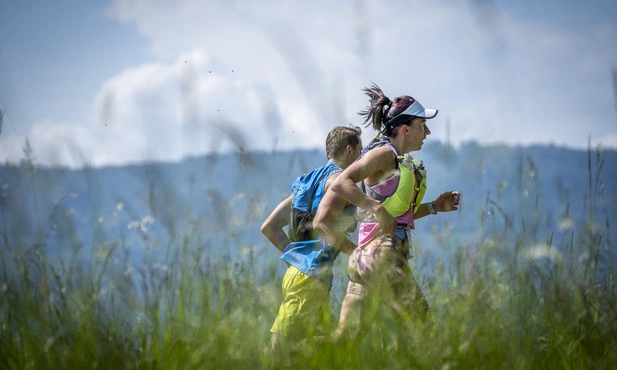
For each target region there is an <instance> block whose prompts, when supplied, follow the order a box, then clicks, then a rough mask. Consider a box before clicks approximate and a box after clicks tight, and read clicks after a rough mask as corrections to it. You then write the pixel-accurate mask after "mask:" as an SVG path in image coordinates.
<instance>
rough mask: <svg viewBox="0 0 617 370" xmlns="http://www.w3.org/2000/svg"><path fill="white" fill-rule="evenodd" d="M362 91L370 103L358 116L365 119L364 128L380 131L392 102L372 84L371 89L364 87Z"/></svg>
mask: <svg viewBox="0 0 617 370" xmlns="http://www.w3.org/2000/svg"><path fill="white" fill-rule="evenodd" d="M363 91H364V93H365V94H366V95H367V96H368V97H369V101H370V102H369V106H368V107H367V108H366V109H365V110H363V111H361V112H358V114H359V115H361V116H364V117H365V119H364V124H365V126H366V127H369V126H373V128H374V129H375V130H377V131H381V129H382V125H383V121H384V119H385V118H386V117H387V116H388V111H389V110H390V106H391V105H392V101H391V100H390V98H388V97H387V96H386V95H385V94H384V93H383V91H381V89H380V88H379V86H377V85H376V84H374V83H373V85H372V86H371V87H365V88H364V89H363Z"/></svg>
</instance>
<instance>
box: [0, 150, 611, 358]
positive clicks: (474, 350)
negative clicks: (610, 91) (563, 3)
mask: <svg viewBox="0 0 617 370" xmlns="http://www.w3.org/2000/svg"><path fill="white" fill-rule="evenodd" d="M29 150H30V152H28V151H27V150H25V156H26V158H25V160H24V162H23V163H22V166H24V168H25V169H26V170H27V171H29V172H28V173H30V174H31V175H32V176H31V177H30V179H31V183H30V184H29V185H30V187H29V188H28V189H29V190H27V191H28V192H30V196H31V200H32V201H33V204H34V206H33V207H31V208H25V207H24V208H23V212H22V213H21V214H17V213H16V211H15V208H10V207H7V206H6V205H7V204H8V202H9V200H10V199H9V198H10V197H11V192H10V191H9V189H7V187H2V189H0V192H1V193H0V212H2V222H3V224H2V225H1V227H2V229H1V237H0V255H1V259H0V368H3V369H69V368H114V369H120V368H129V369H192V368H199V369H202V368H289V367H291V368H307V369H309V368H310V369H312V368H324V369H330V368H337V369H366V368H388V369H398V368H404V369H409V368H418V369H465V368H487V369H501V368H504V369H511V368H515V369H529V368H536V369H548V368H558V369H579V368H611V367H612V366H614V365H613V364H615V363H617V313H616V310H615V308H616V307H617V302H616V299H617V295H616V292H615V277H614V262H613V258H612V255H613V247H612V243H614V241H611V240H610V236H611V235H612V233H614V230H613V229H611V228H614V226H613V225H611V222H614V219H611V217H610V216H611V214H609V213H605V212H600V211H599V209H602V210H604V209H606V208H607V207H602V206H603V202H605V199H606V198H605V193H606V192H607V191H608V192H610V191H614V189H608V190H607V189H605V188H604V187H603V184H602V183H601V181H600V174H601V172H602V170H603V166H604V159H603V157H602V153H601V151H600V150H597V151H594V150H591V149H590V150H589V151H588V153H587V158H588V167H587V168H586V170H585V172H586V174H585V178H584V179H583V181H584V182H585V183H586V185H587V186H586V191H585V192H584V194H576V195H575V196H576V197H581V198H583V201H582V204H583V207H582V208H577V209H576V210H572V209H570V208H569V206H568V205H566V206H565V209H566V211H565V215H566V216H567V215H568V214H570V213H572V214H576V215H577V217H578V222H577V223H576V227H565V230H566V232H563V230H549V231H548V232H547V231H544V229H542V228H539V226H538V225H539V224H541V223H542V222H543V220H544V219H545V218H546V217H547V214H546V213H547V212H552V211H554V210H547V209H545V208H542V207H541V206H540V205H539V202H538V195H541V194H532V195H531V196H529V194H528V193H525V194H519V195H520V196H521V199H526V201H525V202H516V203H515V204H516V207H517V208H515V209H511V207H513V206H512V205H511V204H508V205H504V204H505V202H504V203H501V202H500V201H499V199H498V198H492V197H488V196H487V197H486V199H476V201H478V202H481V203H483V204H484V208H483V212H482V213H480V214H470V215H468V216H467V218H468V217H474V218H475V219H474V222H475V225H477V230H476V231H477V232H475V233H474V234H472V236H471V237H470V235H469V234H466V235H462V234H458V233H456V232H452V230H456V227H448V225H447V224H446V225H444V226H442V227H437V228H433V229H432V231H429V230H424V229H423V226H422V221H421V220H419V221H418V223H417V224H418V229H419V230H418V233H422V232H424V233H426V234H430V233H432V234H433V237H432V238H431V242H430V243H429V242H428V241H427V240H428V239H424V241H423V242H422V243H418V244H417V245H415V246H414V254H415V257H414V258H413V259H412V260H411V261H410V263H411V265H412V267H413V268H414V271H415V274H416V279H417V280H418V282H419V283H420V284H421V285H422V288H423V290H424V292H425V294H426V296H427V298H428V300H429V303H430V306H431V320H430V322H428V323H419V322H411V325H410V326H409V328H408V329H405V328H401V327H400V325H398V324H396V323H395V322H394V320H393V319H392V317H389V316H388V314H387V313H384V315H383V316H382V317H380V318H379V320H378V321H377V322H376V323H375V325H374V326H373V327H372V328H370V330H369V331H368V332H367V333H365V335H363V336H362V337H360V338H358V339H357V340H356V341H353V342H349V343H345V344H343V345H341V346H338V347H336V346H334V345H332V344H330V343H326V344H324V345H322V346H319V347H317V346H305V347H302V348H299V349H296V350H294V351H290V352H281V353H271V352H269V351H267V350H266V349H267V346H268V343H269V340H270V333H269V329H270V326H271V324H272V322H273V320H274V317H275V315H276V312H277V309H278V305H279V304H280V301H281V293H280V284H281V274H280V269H281V266H280V264H282V262H281V261H278V260H276V259H274V258H273V259H266V260H264V259H263V258H260V257H262V256H261V255H262V254H263V253H262V252H261V251H262V250H263V249H265V248H268V249H272V247H271V246H268V245H267V243H266V241H265V239H263V240H260V241H258V242H256V243H255V245H247V244H246V243H245V242H244V241H243V240H242V239H240V238H238V237H237V234H238V232H239V230H237V229H238V228H241V227H242V226H241V223H240V224H238V223H231V224H233V225H236V226H234V227H235V228H236V229H234V228H222V227H221V224H220V222H221V219H220V218H221V217H228V216H229V215H225V214H223V213H219V214H213V215H212V216H211V219H203V218H199V217H188V218H187V220H186V221H184V222H183V225H184V226H183V227H181V228H177V226H174V228H175V229H174V231H173V237H169V238H165V239H164V240H160V238H157V237H156V235H153V234H152V233H149V232H148V228H149V227H152V226H151V224H152V223H154V222H159V223H164V219H165V209H160V208H159V210H158V216H157V218H156V221H155V220H154V219H148V218H146V217H142V218H138V219H137V220H136V221H134V222H133V223H131V224H129V227H128V228H127V229H129V230H133V231H136V232H138V235H139V237H140V238H141V239H140V243H141V245H143V248H144V249H145V252H144V253H143V256H142V263H139V264H137V263H135V261H134V260H133V259H132V257H131V255H132V253H133V251H132V249H133V248H134V247H133V246H132V244H133V243H134V240H133V239H131V238H129V237H127V235H126V232H127V231H126V230H125V231H124V232H120V233H119V234H117V235H115V234H114V235H113V236H112V235H107V236H106V237H105V235H104V236H103V237H97V238H96V242H95V243H94V244H92V245H90V244H89V243H88V242H84V241H83V240H79V239H78V238H75V235H74V228H75V227H76V226H75V225H76V221H75V220H74V219H72V218H71V210H70V208H65V207H63V204H65V203H66V202H68V201H69V200H70V197H71V195H70V194H67V195H66V196H63V197H62V198H60V200H59V201H58V202H57V204H56V205H55V206H54V208H53V209H52V211H51V212H50V213H49V214H45V215H37V216H36V217H34V216H33V212H34V213H36V212H39V211H37V209H38V208H37V199H39V197H38V196H37V192H40V189H41V187H44V186H45V184H37V183H35V180H34V179H35V177H34V175H33V174H34V173H35V172H36V171H37V168H36V166H35V163H34V158H33V156H32V149H31V148H30V149H29ZM520 171H521V172H520V173H519V174H518V175H519V176H520V177H524V176H525V173H524V171H525V169H523V168H521V170H520ZM37 189H39V190H37ZM536 190H537V189H536ZM513 191H516V192H528V191H529V188H527V187H520V188H519V189H516V190H513ZM537 191H538V192H539V191H540V190H537ZM213 199H214V198H213ZM38 201H39V202H40V199H39V200H38ZM234 201H238V199H236V200H234ZM465 201H469V200H467V199H465ZM128 206H130V205H124V207H128ZM604 206H606V205H605V204H604ZM120 208H121V207H120ZM608 208H611V205H610V204H609V205H608ZM249 210H250V207H249ZM116 211H117V212H119V211H121V209H118V205H116V209H115V210H114V212H116ZM266 211H268V210H266ZM463 211H464V210H463ZM247 212H249V211H247ZM513 215H516V216H513ZM246 217H249V216H246ZM9 219H13V220H15V219H20V220H22V219H23V220H24V222H28V220H32V219H36V220H39V219H44V220H45V222H44V223H42V224H39V225H34V229H35V230H36V232H35V236H34V241H32V240H28V241H24V240H22V239H20V238H18V237H17V236H16V235H17V233H16V232H15V230H12V229H11V227H9V226H7V225H9V224H8V221H7V220H9ZM561 220H562V222H564V223H567V222H569V221H568V220H569V219H568V217H562V218H561ZM99 221H100V222H107V221H104V220H101V219H99ZM37 222H38V221H37ZM11 225H13V224H11ZM131 225H132V226H131ZM238 225H239V226H238ZM450 226H452V225H450ZM566 226H567V225H566ZM12 227H13V226H12ZM420 230H422V231H420ZM215 233H218V235H217V236H218V237H219V239H217V241H216V243H215V242H213V239H212V238H211V236H212V235H213V234H215ZM470 238H471V239H470ZM52 240H53V241H54V245H60V246H62V253H55V254H53V255H51V254H50V253H48V249H49V244H50V243H51V241H52ZM222 245H224V246H225V247H226V248H227V249H228V250H229V251H234V252H233V253H232V252H229V253H222V254H219V253H216V254H215V253H213V252H212V250H213V249H215V248H220V247H221V246H222ZM437 247H440V248H442V249H443V250H445V251H446V255H447V257H445V258H443V257H440V258H437V259H435V260H434V261H433V262H434V263H427V260H428V259H429V258H428V257H429V249H430V248H437ZM153 255H156V256H158V257H157V258H152V256H153ZM346 261H347V258H346V257H345V256H343V257H340V258H339V261H338V263H337V266H336V269H335V273H336V278H335V281H336V284H335V285H334V289H333V292H332V301H331V306H332V313H333V315H334V319H336V315H338V308H339V306H340V300H341V298H342V297H343V294H344V289H345V285H346V275H345V264H346Z"/></svg>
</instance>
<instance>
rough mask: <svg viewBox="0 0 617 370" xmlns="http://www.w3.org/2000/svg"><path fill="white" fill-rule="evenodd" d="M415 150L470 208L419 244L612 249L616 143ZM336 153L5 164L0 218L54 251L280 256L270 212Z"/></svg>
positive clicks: (25, 239)
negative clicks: (198, 249)
mask: <svg viewBox="0 0 617 370" xmlns="http://www.w3.org/2000/svg"><path fill="white" fill-rule="evenodd" d="M415 157H416V158H417V159H421V160H423V161H424V164H425V167H426V168H427V174H428V191H427V193H426V195H425V200H426V199H429V200H430V199H434V198H435V197H436V196H437V195H438V194H439V193H440V192H442V191H445V190H458V191H460V192H461V193H462V207H461V209H460V211H459V212H453V213H450V214H440V215H438V216H431V217H427V218H425V219H422V220H418V221H417V223H416V238H417V243H416V246H415V247H416V248H417V249H419V251H416V253H420V254H422V253H424V255H426V256H427V257H430V256H432V257H434V258H444V259H445V260H448V259H450V260H451V259H452V258H454V257H453V256H454V255H455V254H456V251H455V250H453V249H450V248H455V249H456V248H457V247H459V248H458V249H460V247H465V248H472V249H473V248H477V247H478V246H477V244H478V243H479V240H486V239H485V238H486V237H487V235H496V236H497V239H499V238H502V239H503V243H504V247H507V246H508V245H516V242H514V240H520V236H521V235H524V236H525V238H524V240H525V242H524V243H527V244H534V245H535V244H541V245H545V244H547V243H548V244H550V245H553V246H555V247H559V243H561V244H563V245H564V246H565V245H566V244H567V240H570V245H572V244H573V243H572V240H575V238H576V237H579V234H580V235H584V234H585V233H586V230H594V232H595V233H596V234H597V235H600V237H601V241H600V244H601V245H602V248H603V250H604V249H606V251H607V252H608V251H609V250H610V243H611V241H613V242H614V241H615V240H617V239H616V233H615V230H616V226H615V225H614V223H615V221H616V220H617V213H616V212H617V211H616V207H615V206H616V205H617V195H616V191H617V171H616V169H617V152H616V151H614V150H604V151H598V150H596V149H591V150H590V151H589V152H588V151H581V150H571V149H565V148H560V147H555V146H532V147H508V146H481V145H479V144H476V143H474V142H469V143H466V144H464V145H462V146H461V147H460V148H458V149H454V148H451V147H449V146H447V145H444V144H441V143H435V142H432V143H429V144H427V145H426V146H425V147H424V148H423V149H422V151H421V152H417V153H416V155H415ZM325 160H326V157H325V153H323V151H317V150H314V151H294V152H275V153H265V152H257V153H251V152H243V153H233V154H224V155H208V156H203V157H196V158H189V159H185V160H183V161H181V162H179V163H146V164H139V165H127V166H122V167H104V168H92V167H88V166H85V167H84V168H82V169H79V170H71V169H66V168H44V167H38V166H36V163H31V162H29V161H27V160H24V161H23V162H22V163H21V165H18V166H15V165H8V164H5V165H2V166H0V185H1V186H2V193H1V195H0V196H1V198H0V207H1V208H0V225H1V227H2V228H3V232H5V234H4V241H5V244H8V245H9V246H10V247H12V248H17V249H24V248H31V247H33V246H37V245H38V246H44V251H45V252H46V253H47V254H49V255H50V256H51V257H54V256H60V257H62V256H64V257H66V256H67V255H68V254H70V253H71V251H73V250H74V249H75V248H77V247H79V248H81V249H83V250H86V251H97V250H99V249H101V248H103V247H104V246H108V245H110V244H114V243H115V244H117V245H120V246H121V247H122V248H124V249H125V250H126V252H127V253H128V254H129V255H130V256H132V258H135V259H137V260H142V259H143V252H144V251H145V250H147V251H149V253H150V254H149V256H150V257H149V258H152V259H157V258H162V256H163V255H164V254H165V253H169V251H170V250H172V251H173V250H176V249H177V248H176V247H178V248H179V247H188V248H190V247H191V246H204V245H207V246H208V248H209V250H210V251H211V252H212V253H213V254H214V255H219V254H221V255H225V256H230V257H233V256H236V255H238V253H244V252H247V251H249V252H251V253H252V252H256V251H257V252H258V253H255V254H256V255H257V256H259V257H260V258H265V259H270V260H271V259H275V258H276V256H277V252H276V250H275V249H274V248H273V247H271V246H270V245H268V244H267V241H266V239H265V238H264V237H263V236H262V235H261V233H260V231H259V226H260V224H261V222H262V221H263V219H264V218H265V217H266V216H267V214H268V213H269V212H270V211H271V210H272V209H273V208H274V207H275V206H276V204H277V203H278V202H279V201H281V200H282V199H284V197H285V196H287V195H288V194H289V188H290V185H291V183H292V181H293V180H294V179H295V177H297V176H298V175H300V174H302V173H304V172H308V171H309V170H311V169H313V168H315V167H317V166H319V165H322V164H323V163H325ZM581 237H582V236H581ZM517 238H518V239H517ZM560 241H561V242H560ZM519 244H520V243H519ZM519 246H520V245H519Z"/></svg>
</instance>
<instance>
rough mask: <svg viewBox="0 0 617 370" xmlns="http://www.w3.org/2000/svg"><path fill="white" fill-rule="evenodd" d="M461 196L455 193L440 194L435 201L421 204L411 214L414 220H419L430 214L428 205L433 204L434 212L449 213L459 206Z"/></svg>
mask: <svg viewBox="0 0 617 370" xmlns="http://www.w3.org/2000/svg"><path fill="white" fill-rule="evenodd" d="M460 200H461V194H460V193H459V192H457V191H446V192H443V193H441V194H440V195H439V196H438V197H437V199H435V200H434V201H432V202H428V203H422V204H420V207H418V210H417V211H416V212H415V213H414V214H413V218H414V219H416V220H417V219H419V218H422V217H424V216H428V215H430V214H431V212H430V210H429V208H428V205H429V203H432V204H433V209H434V210H435V211H436V212H450V211H456V210H457V209H458V206H459V204H460Z"/></svg>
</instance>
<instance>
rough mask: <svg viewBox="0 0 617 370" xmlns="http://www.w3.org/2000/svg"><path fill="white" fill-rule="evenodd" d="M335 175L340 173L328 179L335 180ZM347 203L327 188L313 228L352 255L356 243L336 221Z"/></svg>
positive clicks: (333, 245) (330, 243)
mask: <svg viewBox="0 0 617 370" xmlns="http://www.w3.org/2000/svg"><path fill="white" fill-rule="evenodd" d="M335 176H338V174H335V175H332V177H331V178H330V179H328V181H332V182H334V181H333V180H334V179H333V178H334V177H335ZM346 205H347V202H346V201H345V199H343V198H342V197H341V196H339V195H338V194H336V193H335V192H333V191H330V190H326V194H325V195H324V197H323V198H322V199H321V202H320V203H319V207H318V208H317V213H316V214H315V218H314V219H313V228H314V229H315V231H317V233H318V234H319V235H321V237H322V238H323V239H324V240H325V241H326V243H328V244H329V245H330V246H332V247H334V248H336V249H339V250H341V251H342V252H343V253H345V254H347V255H351V252H353V250H354V249H356V244H355V243H354V242H352V241H351V240H349V238H347V234H346V233H345V230H344V229H343V228H341V227H340V225H339V224H338V223H337V222H336V220H337V218H338V217H340V215H341V212H342V211H343V209H344V208H345V206H346Z"/></svg>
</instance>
